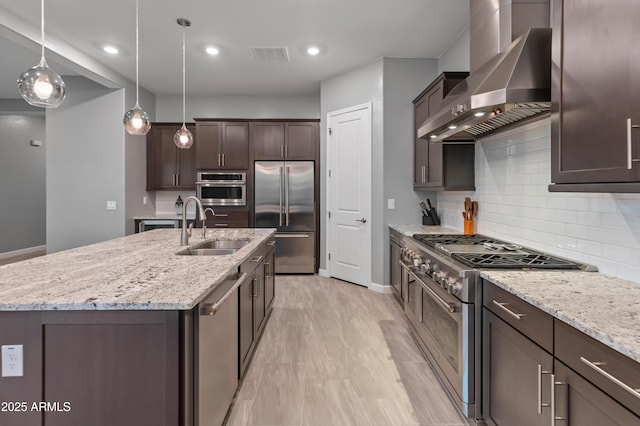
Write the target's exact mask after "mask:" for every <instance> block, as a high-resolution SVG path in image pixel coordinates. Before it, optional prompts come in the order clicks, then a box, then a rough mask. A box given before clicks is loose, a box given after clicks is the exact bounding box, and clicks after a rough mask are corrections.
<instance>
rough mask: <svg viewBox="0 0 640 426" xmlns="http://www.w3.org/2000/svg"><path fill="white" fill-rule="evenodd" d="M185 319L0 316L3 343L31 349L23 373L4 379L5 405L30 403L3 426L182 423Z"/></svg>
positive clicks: (172, 314) (1, 414)
mask: <svg viewBox="0 0 640 426" xmlns="http://www.w3.org/2000/svg"><path fill="white" fill-rule="evenodd" d="M179 316H180V313H179V312H178V311H155V312H135V311H134V312H118V311H109V312H99V311H93V312H78V311H72V312H0V344H2V345H5V344H11V345H19V344H21V345H23V350H24V376H23V377H0V401H3V402H9V401H12V402H20V403H22V402H25V403H26V411H21V412H15V411H14V412H8V411H0V424H2V425H3V426H13V425H16V426H17V425H20V426H32V425H33V426H40V425H43V424H46V425H47V426H55V425H80V424H91V425H94V426H101V425H104V426H106V425H112V424H136V425H154V426H157V425H178V424H180V420H179V415H180V402H179V401H180V392H181V385H180V384H181V377H182V376H183V375H182V374H181V358H180V348H181V346H182V344H181V341H180V339H181V338H180V333H179ZM43 403H44V404H43ZM23 407H25V405H23Z"/></svg>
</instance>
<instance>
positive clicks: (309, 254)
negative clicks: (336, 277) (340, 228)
mask: <svg viewBox="0 0 640 426" xmlns="http://www.w3.org/2000/svg"><path fill="white" fill-rule="evenodd" d="M276 239H277V243H276V274H283V273H284V274H291V273H296V274H297V273H303V274H304V273H310V274H312V273H313V272H315V263H316V261H315V257H314V252H315V245H316V240H315V232H278V233H277V234H276Z"/></svg>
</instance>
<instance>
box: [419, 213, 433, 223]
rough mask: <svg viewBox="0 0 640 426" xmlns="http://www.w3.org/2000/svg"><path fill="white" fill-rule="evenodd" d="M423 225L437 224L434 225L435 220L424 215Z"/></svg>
mask: <svg viewBox="0 0 640 426" xmlns="http://www.w3.org/2000/svg"><path fill="white" fill-rule="evenodd" d="M422 224H423V225H427V226H433V225H435V223H433V219H432V218H431V216H428V215H424V214H423V215H422Z"/></svg>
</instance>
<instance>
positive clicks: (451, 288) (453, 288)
mask: <svg viewBox="0 0 640 426" xmlns="http://www.w3.org/2000/svg"><path fill="white" fill-rule="evenodd" d="M447 291H448V292H449V293H450V294H454V295H456V296H457V295H459V294H460V292H461V291H462V284H461V283H460V281H457V280H456V279H455V278H450V279H449V283H448V284H447Z"/></svg>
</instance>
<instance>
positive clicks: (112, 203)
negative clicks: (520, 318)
mask: <svg viewBox="0 0 640 426" xmlns="http://www.w3.org/2000/svg"><path fill="white" fill-rule="evenodd" d="M115 209H116V202H115V201H107V210H115Z"/></svg>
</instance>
